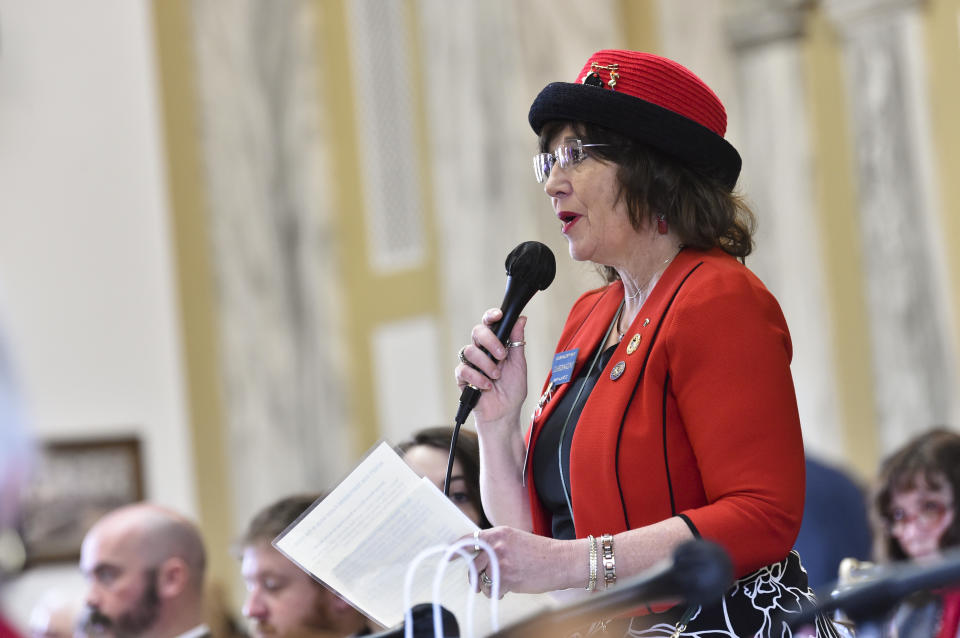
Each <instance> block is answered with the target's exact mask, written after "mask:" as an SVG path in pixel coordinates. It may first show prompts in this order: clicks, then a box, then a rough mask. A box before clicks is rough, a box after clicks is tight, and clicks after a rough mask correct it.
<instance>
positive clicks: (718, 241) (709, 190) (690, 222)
mask: <svg viewBox="0 0 960 638" xmlns="http://www.w3.org/2000/svg"><path fill="white" fill-rule="evenodd" d="M566 126H570V127H571V128H572V129H573V131H574V133H575V134H576V135H577V136H578V137H579V138H580V139H581V140H583V143H584V144H609V145H610V146H600V147H596V148H591V149H590V151H589V153H590V155H592V156H595V157H597V158H598V159H601V160H604V161H607V162H612V163H614V164H616V165H617V167H618V171H617V180H618V181H619V182H620V188H621V191H620V193H619V194H618V197H623V198H624V199H625V201H626V204H627V211H628V214H629V215H630V223H631V224H632V225H633V227H634V228H635V229H637V230H639V229H640V228H641V227H642V226H643V225H644V224H645V223H650V222H651V221H652V220H653V219H654V218H655V217H657V216H658V215H663V216H664V218H665V219H666V220H667V223H668V224H670V227H671V228H672V229H673V230H674V231H675V232H676V233H677V236H678V237H679V238H680V241H681V243H682V244H683V245H684V246H686V247H688V248H696V249H699V250H710V249H711V248H716V247H720V248H722V249H723V250H724V251H725V252H727V253H729V254H730V255H733V256H734V257H737V258H739V259H740V260H741V261H743V260H744V259H745V258H746V256H747V255H749V254H750V252H751V251H752V250H753V232H754V228H755V226H756V219H755V217H754V214H753V211H751V210H750V207H749V206H748V205H747V203H746V202H745V201H744V199H743V198H742V197H741V196H740V195H738V194H736V193H734V192H732V191H731V190H730V189H728V188H727V187H725V186H724V185H723V184H721V183H720V182H719V181H718V180H716V179H713V178H711V177H708V176H706V175H703V174H701V173H698V172H697V171H695V170H694V169H692V168H690V167H688V166H686V165H685V164H683V163H682V162H680V161H678V160H676V159H674V158H673V157H671V156H669V155H667V154H665V153H663V152H661V151H658V150H656V149H654V148H653V147H651V146H649V145H646V144H643V143H642V142H639V141H637V140H634V139H631V138H629V137H626V136H624V135H622V134H620V133H616V132H614V131H611V130H610V129H607V128H604V127H602V126H598V125H595V124H590V123H586V122H565V121H560V120H555V121H552V122H549V123H547V124H546V125H544V127H543V130H542V131H541V132H540V151H541V152H543V153H546V152H549V150H548V147H549V145H550V142H551V141H552V140H553V138H554V137H556V135H557V134H558V133H560V131H562V130H563V128H564V127H566ZM601 270H602V272H603V273H604V276H605V277H606V279H607V281H614V280H616V279H618V275H617V274H616V272H615V271H614V270H613V269H612V268H610V267H608V266H602V267H601Z"/></svg>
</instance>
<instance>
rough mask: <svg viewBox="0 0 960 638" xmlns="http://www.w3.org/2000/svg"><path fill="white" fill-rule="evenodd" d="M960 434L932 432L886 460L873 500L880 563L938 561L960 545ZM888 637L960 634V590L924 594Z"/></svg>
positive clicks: (901, 611)
mask: <svg viewBox="0 0 960 638" xmlns="http://www.w3.org/2000/svg"><path fill="white" fill-rule="evenodd" d="M958 494H960V434H957V433H956V432H951V431H949V430H946V429H940V428H938V429H934V430H931V431H929V432H926V433H924V434H922V435H920V436H918V437H916V438H915V439H913V440H911V441H910V442H908V443H907V444H906V445H905V446H904V447H902V448H901V449H900V450H899V451H897V452H896V453H894V454H893V455H892V456H891V457H890V458H888V459H887V460H886V461H884V462H883V464H882V465H881V467H880V477H879V482H878V486H877V493H876V498H875V499H874V513H875V518H876V520H877V523H878V524H877V530H876V537H875V542H876V548H877V558H878V559H879V561H880V562H886V561H898V560H917V561H932V560H935V559H936V558H937V557H938V556H939V555H940V554H941V552H943V551H944V550H946V549H949V548H956V547H958V546H960V511H958V506H957V496H958ZM884 633H885V635H891V636H900V637H902V638H908V637H912V636H929V637H934V638H938V637H942V636H948V637H949V638H955V637H956V636H960V588H952V589H944V590H939V591H933V592H920V593H918V594H916V595H915V596H913V597H911V598H910V599H908V600H907V601H905V602H904V603H902V604H901V605H899V606H898V607H897V609H896V610H894V611H893V614H892V617H891V620H890V621H889V623H888V624H887V626H886V628H885V632H884Z"/></svg>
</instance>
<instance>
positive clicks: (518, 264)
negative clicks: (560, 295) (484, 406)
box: [455, 241, 557, 426]
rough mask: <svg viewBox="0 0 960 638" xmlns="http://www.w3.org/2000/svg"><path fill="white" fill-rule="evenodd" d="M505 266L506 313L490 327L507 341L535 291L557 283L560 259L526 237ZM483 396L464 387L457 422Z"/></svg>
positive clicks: (501, 305)
mask: <svg viewBox="0 0 960 638" xmlns="http://www.w3.org/2000/svg"><path fill="white" fill-rule="evenodd" d="M504 266H505V267H506V270H507V289H506V292H505V293H504V295H503V302H502V303H501V304H500V310H501V311H503V317H501V319H500V321H498V322H496V323H494V324H492V325H491V326H490V329H491V330H493V332H494V334H496V335H497V339H499V340H500V343H503V344H506V343H507V340H508V339H509V338H510V332H511V331H512V330H513V326H514V324H516V323H517V319H518V318H519V317H520V312H521V311H522V310H523V307H524V306H526V305H527V302H528V301H530V299H531V298H532V297H533V295H534V293H536V292H537V291H538V290H546V288H547V286H549V285H550V284H551V283H553V278H554V276H555V275H556V274H557V260H556V258H554V256H553V252H552V251H551V250H550V249H549V248H547V246H545V245H544V244H541V243H540V242H538V241H525V242H523V243H522V244H520V245H519V246H517V247H516V248H514V249H513V250H511V251H510V254H509V255H507V259H506V262H505V263H504ZM488 354H489V353H488ZM479 400H480V390H478V389H477V388H475V387H473V386H469V385H468V386H467V387H465V388H464V389H463V392H462V393H461V394H460V407H459V409H458V410H457V416H456V419H455V423H456V424H457V426H460V425H463V424H464V423H465V422H466V420H467V416H468V415H469V414H470V411H471V410H473V408H475V407H476V405H477V401H479Z"/></svg>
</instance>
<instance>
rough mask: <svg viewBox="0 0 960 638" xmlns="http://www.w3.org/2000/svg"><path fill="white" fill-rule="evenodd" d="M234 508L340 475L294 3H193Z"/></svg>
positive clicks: (304, 48)
mask: <svg viewBox="0 0 960 638" xmlns="http://www.w3.org/2000/svg"><path fill="white" fill-rule="evenodd" d="M190 6H191V9H192V17H193V28H194V33H193V39H194V48H195V51H196V64H197V69H198V83H197V91H198V95H199V99H200V104H199V109H200V113H201V130H200V131H199V135H200V140H201V146H202V154H203V158H204V160H205V168H206V180H207V184H208V196H209V210H210V217H211V219H210V228H211V237H210V241H211V250H212V254H213V261H214V264H215V276H216V281H217V290H218V295H219V298H218V318H219V331H220V335H221V343H220V346H221V354H220V356H221V365H220V367H221V369H222V370H223V371H224V373H223V379H222V387H223V399H224V400H223V402H224V406H225V408H224V410H225V414H226V417H225V419H226V428H227V433H228V440H229V447H230V462H231V477H230V479H231V480H230V484H231V485H233V486H234V487H235V489H234V494H233V512H234V518H235V526H236V527H237V528H240V526H242V525H244V524H245V523H246V521H247V520H249V518H250V516H251V514H252V513H253V512H254V511H255V510H256V509H257V508H259V507H260V506H262V505H264V504H265V503H267V502H269V501H272V500H274V499H275V498H277V497H279V496H280V495H283V494H286V493H289V492H294V491H304V490H307V489H317V488H318V487H320V486H326V485H329V484H330V483H331V482H332V481H334V480H335V479H336V478H338V477H339V476H341V475H342V473H343V472H344V471H345V470H346V469H347V468H348V467H349V464H350V462H351V459H350V458H349V456H347V455H345V454H344V450H347V449H349V444H348V438H349V437H348V436H347V433H346V432H345V431H344V423H345V422H346V418H345V409H346V408H345V398H344V396H345V390H344V385H345V383H346V379H345V377H344V375H343V370H344V368H345V365H344V361H345V354H344V353H343V352H342V351H341V346H340V344H341V339H340V337H339V336H338V335H340V334H342V326H341V322H342V318H341V316H340V315H339V314H338V309H339V308H340V304H339V303H338V299H339V298H340V295H341V294H342V290H341V288H340V283H339V273H338V267H339V264H338V262H337V259H336V250H335V246H336V241H337V235H336V233H335V232H334V230H333V228H332V222H331V220H332V217H333V216H334V215H335V214H342V213H343V212H342V211H335V210H333V207H332V202H331V197H330V194H329V182H328V179H329V178H328V175H329V171H328V169H327V164H328V162H330V161H332V159H331V158H330V157H329V155H328V151H329V149H328V148H327V142H326V140H327V138H328V132H327V130H326V129H327V128H329V127H331V126H334V123H332V122H329V121H328V120H327V119H326V118H324V117H323V116H322V113H321V111H320V105H319V96H320V95H321V93H320V92H321V91H325V90H336V87H335V86H334V85H332V84H331V85H326V84H324V85H323V86H320V85H319V83H318V81H317V80H318V78H320V77H322V74H321V73H319V71H318V68H317V64H318V60H317V57H316V44H315V38H316V29H317V24H316V21H317V19H318V16H317V13H316V7H315V5H314V4H313V3H309V2H306V1H302V0H278V1H276V2H270V3H263V2H259V1H256V0H247V1H242V2H230V3H224V2H195V3H192V4H191V5H190ZM198 427H202V424H198Z"/></svg>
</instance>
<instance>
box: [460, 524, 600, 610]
mask: <svg viewBox="0 0 960 638" xmlns="http://www.w3.org/2000/svg"><path fill="white" fill-rule="evenodd" d="M479 538H480V540H482V541H484V542H486V543H488V544H489V545H490V546H492V547H493V551H494V552H495V553H496V555H497V560H498V564H499V566H500V595H501V596H502V595H503V594H505V593H507V592H510V591H512V592H520V593H525V594H531V593H542V592H548V591H554V590H557V589H566V588H568V587H572V586H574V583H575V579H576V577H577V575H578V572H577V569H576V568H575V567H573V568H571V567H570V565H572V564H576V563H571V562H570V557H568V556H566V554H575V552H571V551H570V550H574V549H575V547H573V546H574V545H579V544H581V543H582V544H583V545H584V550H583V555H582V556H581V558H582V559H583V560H582V561H580V562H581V563H582V566H586V565H587V556H588V549H587V545H586V541H585V540H581V541H579V542H578V541H560V540H556V539H553V538H548V537H546V536H538V535H536V534H531V533H530V532H524V531H522V530H519V529H516V528H513V527H506V526H499V527H494V528H491V529H484V530H480V534H479ZM474 564H475V565H476V566H477V572H478V573H480V574H485V575H486V576H487V578H491V579H492V578H493V577H494V573H493V569H492V568H491V567H490V556H489V555H488V554H487V553H486V552H485V551H481V552H480V553H479V554H477V556H476V558H475V559H474ZM571 571H572V572H573V573H569V572H571ZM584 571H585V570H584ZM483 581H484V579H483V578H482V577H481V578H480V579H478V586H479V590H480V591H482V592H483V593H484V594H485V595H487V596H490V590H491V587H490V586H489V585H484V582H483ZM584 584H586V577H584Z"/></svg>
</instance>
